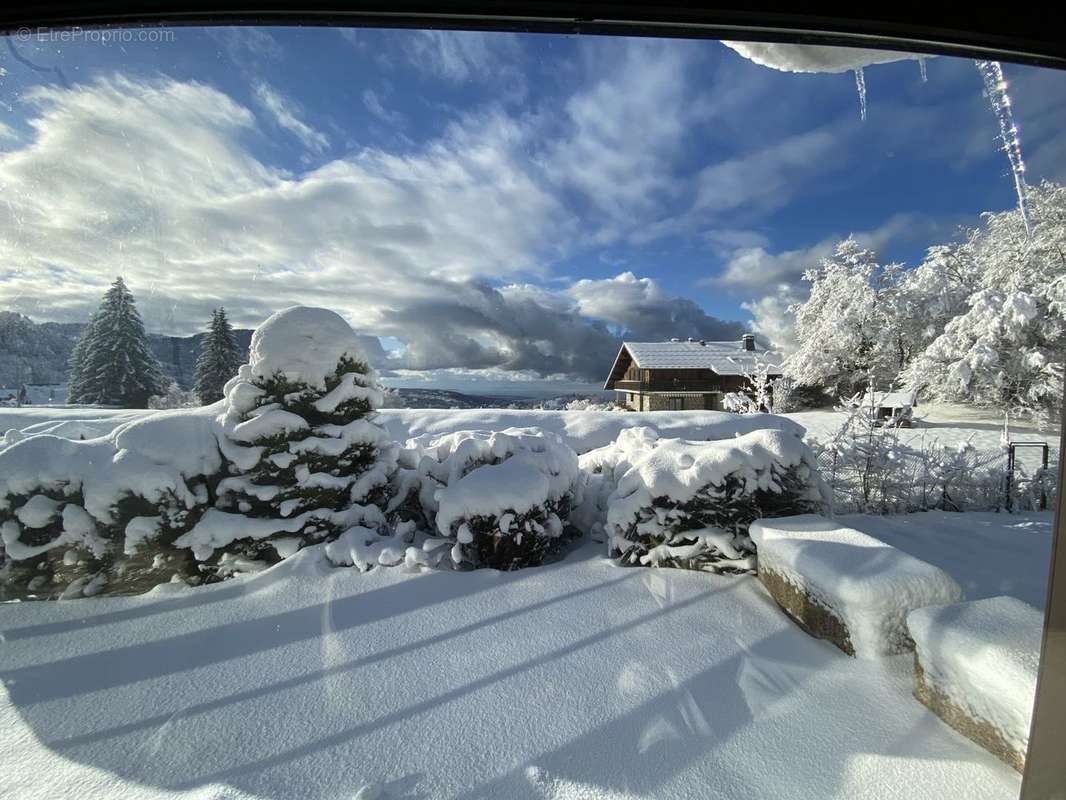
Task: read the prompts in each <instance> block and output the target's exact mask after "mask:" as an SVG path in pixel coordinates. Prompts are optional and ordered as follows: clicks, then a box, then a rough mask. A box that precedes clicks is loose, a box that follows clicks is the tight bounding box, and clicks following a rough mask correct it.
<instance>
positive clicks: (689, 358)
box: [603, 335, 780, 411]
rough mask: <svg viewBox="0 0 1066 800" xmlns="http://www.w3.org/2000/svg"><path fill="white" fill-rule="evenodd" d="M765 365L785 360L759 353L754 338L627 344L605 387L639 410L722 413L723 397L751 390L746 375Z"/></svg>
mask: <svg viewBox="0 0 1066 800" xmlns="http://www.w3.org/2000/svg"><path fill="white" fill-rule="evenodd" d="M759 363H766V364H774V363H780V357H779V355H778V354H777V353H773V352H770V351H767V350H760V349H758V348H757V347H756V345H755V337H754V336H751V335H745V336H744V337H743V338H742V339H741V340H740V341H738V342H708V341H701V340H696V339H689V340H687V341H681V340H678V339H674V340H671V341H669V342H623V343H622V347H621V349H620V350H619V351H618V356H617V357H616V358H615V360H614V366H613V367H611V374H610V375H609V376H608V378H607V382H606V383H605V384H604V387H603V388H604V389H610V390H614V391H615V392H616V393H617V399H618V402H620V403H622V404H623V405H625V406H626V407H627V408H631V409H633V410H634V411H660V410H673V411H681V410H686V409H721V408H722V397H723V396H724V395H725V394H726V393H728V392H738V391H742V390H744V389H746V388H747V387H748V379H747V377H746V375H747V374H750V373H751V372H752V371H753V370H754V369H755V366H756V365H757V364H759ZM769 372H770V375H771V376H772V377H775V376H777V375H779V374H780V371H779V370H778V369H777V368H775V367H771V368H770V371H769Z"/></svg>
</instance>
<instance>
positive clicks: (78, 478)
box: [0, 409, 222, 555]
mask: <svg viewBox="0 0 1066 800" xmlns="http://www.w3.org/2000/svg"><path fill="white" fill-rule="evenodd" d="M221 466H222V456H221V454H220V452H219V449H218V444H217V440H216V438H215V435H214V415H213V414H212V413H210V412H207V411H205V409H192V410H182V411H178V412H166V413H160V414H157V415H153V416H150V417H145V418H143V419H138V420H134V421H133V422H128V423H124V424H122V425H119V426H118V427H117V428H115V429H114V430H113V431H112V432H111V433H110V435H108V436H107V437H102V438H98V439H88V440H85V441H76V440H71V439H64V438H60V437H57V436H52V435H47V434H45V435H37V436H30V437H27V438H25V439H22V440H20V441H16V442H14V443H12V444H11V445H9V446H7V447H5V448H4V449H3V450H0V511H4V510H7V509H8V508H10V506H11V504H12V502H13V500H14V498H16V497H22V496H26V495H29V494H31V493H33V492H36V491H40V490H46V491H50V492H53V493H59V494H62V495H70V496H73V495H75V494H80V495H81V496H82V497H83V498H84V506H85V510H86V511H87V512H88V513H89V514H90V515H91V516H92V517H93V518H95V519H96V520H98V521H99V522H101V523H103V524H111V523H112V522H113V521H114V519H113V517H114V507H115V505H116V504H117V503H118V502H119V501H120V500H121V499H122V498H124V497H126V496H130V495H133V496H136V497H140V498H144V499H145V500H148V501H149V502H157V501H159V500H160V499H161V498H162V497H163V495H165V494H172V495H173V496H174V497H176V498H177V499H178V500H179V501H180V502H181V503H184V504H185V506H186V507H187V508H191V507H192V506H193V505H194V504H195V503H196V502H197V497H196V495H195V494H194V493H193V492H191V491H190V490H189V488H188V487H187V485H186V481H187V479H191V478H194V477H196V476H200V475H207V474H213V473H215V472H217V471H218V470H219V469H220V468H221ZM8 553H9V555H10V554H11V551H10V550H9V551H8Z"/></svg>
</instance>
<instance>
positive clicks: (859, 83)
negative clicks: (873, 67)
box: [855, 67, 866, 122]
mask: <svg viewBox="0 0 1066 800" xmlns="http://www.w3.org/2000/svg"><path fill="white" fill-rule="evenodd" d="M855 88H857V89H858V90H859V117H860V118H861V119H862V120H863V122H865V121H866V76H865V75H863V74H862V67H859V68H858V69H857V70H855Z"/></svg>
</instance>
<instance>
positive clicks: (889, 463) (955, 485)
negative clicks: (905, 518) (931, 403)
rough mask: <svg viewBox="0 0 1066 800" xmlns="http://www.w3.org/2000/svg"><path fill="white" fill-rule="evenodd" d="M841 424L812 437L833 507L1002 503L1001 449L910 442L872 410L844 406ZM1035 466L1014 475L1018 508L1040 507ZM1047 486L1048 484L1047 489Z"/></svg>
mask: <svg viewBox="0 0 1066 800" xmlns="http://www.w3.org/2000/svg"><path fill="white" fill-rule="evenodd" d="M838 410H839V411H841V412H842V413H844V414H845V415H846V417H845V420H844V424H843V425H842V426H841V427H840V429H839V430H838V431H837V433H836V434H835V435H834V436H833V437H832V438H831V439H829V440H828V441H825V442H817V441H812V442H811V443H810V444H811V447H812V448H813V449H814V450H815V452H816V454H817V458H818V462H819V464H820V466H821V472H822V475H823V477H824V478H825V480H826V482H827V483H828V484H829V487H830V489H831V491H832V495H833V510H834V511H835V512H836V513H861V514H907V513H911V512H915V511H930V510H941V511H987V510H998V509H1000V508H1003V507H1004V505H1005V503H1006V487H1007V454H1006V450H1005V449H1003V448H996V449H984V450H979V449H977V448H975V447H974V446H973V445H972V444H971V443H970V442H969V441H965V442H962V443H959V444H945V443H943V442H941V441H938V440H937V439H935V438H929V439H927V438H926V437H925V436H924V434H923V435H921V436H919V437H917V438H916V439H915V438H912V439H911V441H910V443H909V444H903V443H902V442H901V441H900V433H899V430H898V429H897V428H893V427H889V426H883V425H878V424H875V423H876V415H875V414H874V413H873V411H872V409H871V408H869V407H868V406H865V405H863V404H850V405H849V404H843V405H842V406H840V407H839V408H838ZM1049 484H1050V482H1049V481H1047V475H1046V474H1045V473H1043V472H1042V471H1041V472H1040V473H1038V474H1035V475H1033V476H1031V477H1030V476H1027V475H1024V474H1023V473H1021V472H1020V471H1019V472H1017V473H1016V474H1015V486H1014V489H1015V491H1014V495H1015V502H1016V503H1017V505H1018V507H1019V508H1026V509H1032V508H1036V507H1038V506H1039V499H1040V493H1041V490H1043V491H1044V492H1045V493H1046V494H1048V496H1050V497H1053V496H1054V493H1053V490H1051V487H1050V486H1049ZM1049 490H1051V491H1050V492H1049Z"/></svg>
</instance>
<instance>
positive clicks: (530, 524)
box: [408, 428, 582, 570]
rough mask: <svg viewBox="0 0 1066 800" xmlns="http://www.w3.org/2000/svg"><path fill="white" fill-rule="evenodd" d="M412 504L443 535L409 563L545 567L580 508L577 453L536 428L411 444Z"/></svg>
mask: <svg viewBox="0 0 1066 800" xmlns="http://www.w3.org/2000/svg"><path fill="white" fill-rule="evenodd" d="M409 448H411V449H413V450H415V451H416V452H418V453H419V454H420V458H419V461H418V465H417V468H416V472H417V476H418V480H417V482H416V483H414V484H412V485H410V486H409V488H410V489H411V490H412V491H411V495H410V496H409V498H408V503H409V504H414V505H415V506H416V507H417V509H418V510H419V511H420V513H421V514H422V515H423V517H424V520H425V522H426V524H428V525H429V526H430V528H431V529H433V531H434V532H435V533H436V534H437V537H436V538H435V539H430V540H427V541H426V542H425V543H424V544H423V546H422V548H421V550H415V551H413V552H411V551H409V560H412V561H414V562H415V563H422V564H437V563H440V562H442V561H449V560H450V562H451V563H452V564H454V565H470V566H474V567H492V568H495V569H502V570H510V569H518V568H521V567H527V566H534V565H537V564H540V563H543V561H544V560H545V558H547V557H548V556H550V555H551V554H552V553H554V552H555V551H556V550H558V548H559V546H560V545H561V544H562V542H563V541H564V539H565V536H564V534H565V532H566V520H567V518H568V517H569V515H570V511H571V509H572V508H573V507H574V506H575V505H576V504H577V503H579V502H580V501H581V483H582V481H581V473H580V470H579V469H578V463H577V454H576V453H574V451H573V450H572V449H571V448H570V447H569V445H567V444H566V443H565V442H563V440H562V439H561V438H559V437H558V436H557V435H555V434H553V433H548V432H545V431H542V430H539V429H537V428H508V429H506V430H503V431H458V432H456V433H449V434H446V435H443V436H437V437H421V438H420V439H417V440H412V442H409Z"/></svg>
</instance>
